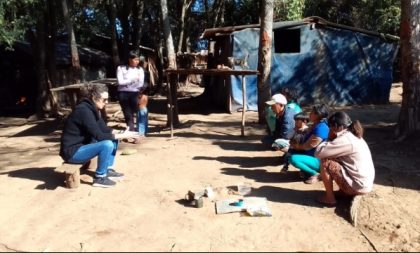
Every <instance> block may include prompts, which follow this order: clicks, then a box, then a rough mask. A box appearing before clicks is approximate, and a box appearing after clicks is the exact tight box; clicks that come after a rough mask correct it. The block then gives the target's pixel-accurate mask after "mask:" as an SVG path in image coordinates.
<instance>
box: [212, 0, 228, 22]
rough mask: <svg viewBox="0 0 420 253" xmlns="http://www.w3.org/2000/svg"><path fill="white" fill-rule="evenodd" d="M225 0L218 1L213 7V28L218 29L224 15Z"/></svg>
mask: <svg viewBox="0 0 420 253" xmlns="http://www.w3.org/2000/svg"><path fill="white" fill-rule="evenodd" d="M224 3H225V1H224V0H216V1H215V2H214V5H213V24H212V27H217V25H218V24H220V20H221V19H222V17H223V16H222V15H223V11H222V10H223V6H224Z"/></svg>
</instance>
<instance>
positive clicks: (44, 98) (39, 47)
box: [33, 12, 51, 118]
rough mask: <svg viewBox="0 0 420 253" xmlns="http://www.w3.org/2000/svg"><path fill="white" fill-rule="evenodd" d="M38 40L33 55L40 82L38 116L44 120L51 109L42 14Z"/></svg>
mask: <svg viewBox="0 0 420 253" xmlns="http://www.w3.org/2000/svg"><path fill="white" fill-rule="evenodd" d="M36 28H37V29H36V39H35V41H34V47H33V49H34V50H33V53H34V55H36V61H35V62H36V64H35V66H36V76H37V82H38V94H37V99H36V114H37V116H38V118H42V117H43V116H44V113H45V112H47V111H49V110H50V109H51V108H50V106H49V104H48V85H47V80H46V78H45V77H46V76H45V73H46V69H45V62H46V46H45V38H46V33H45V15H44V13H43V12H42V13H40V14H39V15H38V20H37V25H36Z"/></svg>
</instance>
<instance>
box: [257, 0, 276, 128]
mask: <svg viewBox="0 0 420 253" xmlns="http://www.w3.org/2000/svg"><path fill="white" fill-rule="evenodd" d="M260 18H261V26H260V46H259V50H258V58H259V59H258V71H259V73H260V75H259V76H258V121H259V123H261V124H262V123H265V102H266V101H268V100H270V95H271V90H270V71H271V47H272V45H271V44H272V34H273V0H262V4H261V14H260Z"/></svg>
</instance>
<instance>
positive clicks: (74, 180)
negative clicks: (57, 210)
mask: <svg viewBox="0 0 420 253" xmlns="http://www.w3.org/2000/svg"><path fill="white" fill-rule="evenodd" d="M89 165H90V161H88V162H86V163H84V164H73V163H67V162H63V163H62V164H61V165H60V166H58V167H57V168H56V169H55V170H56V171H57V172H60V173H63V174H64V177H65V179H64V182H65V183H66V187H67V188H70V189H73V188H77V187H79V185H80V170H84V169H87V168H89Z"/></svg>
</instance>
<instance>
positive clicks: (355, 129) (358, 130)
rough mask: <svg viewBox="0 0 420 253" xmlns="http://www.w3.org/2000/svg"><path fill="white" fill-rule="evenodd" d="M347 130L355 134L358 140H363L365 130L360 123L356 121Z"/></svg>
mask: <svg viewBox="0 0 420 253" xmlns="http://www.w3.org/2000/svg"><path fill="white" fill-rule="evenodd" d="M347 129H348V130H349V131H350V132H351V133H352V134H354V135H355V136H356V137H357V138H359V139H361V138H363V133H364V129H363V126H362V124H360V121H358V120H356V121H354V122H353V123H351V124H350V126H348V127H347Z"/></svg>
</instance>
